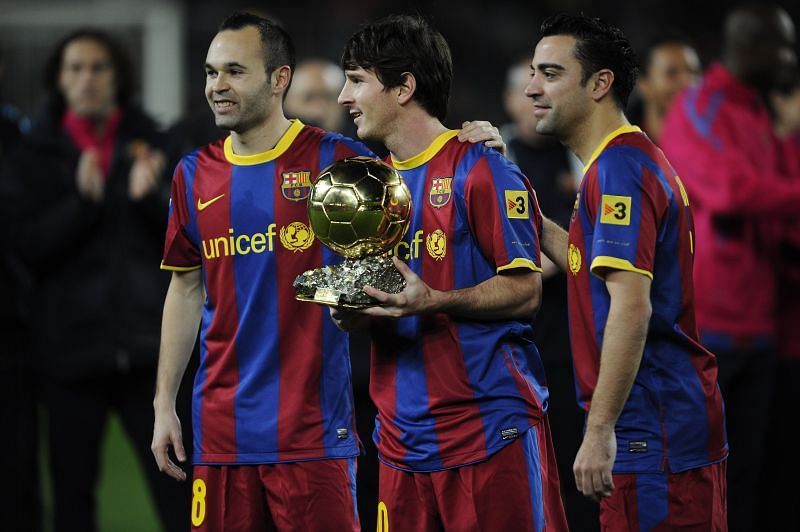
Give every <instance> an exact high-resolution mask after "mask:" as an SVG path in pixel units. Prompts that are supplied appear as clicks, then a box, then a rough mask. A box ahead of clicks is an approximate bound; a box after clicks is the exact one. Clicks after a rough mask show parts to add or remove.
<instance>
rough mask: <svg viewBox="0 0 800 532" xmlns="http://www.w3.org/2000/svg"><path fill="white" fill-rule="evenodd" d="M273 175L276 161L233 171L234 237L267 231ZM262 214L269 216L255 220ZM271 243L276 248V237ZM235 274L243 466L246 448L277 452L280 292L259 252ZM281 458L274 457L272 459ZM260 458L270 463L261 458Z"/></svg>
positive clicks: (237, 259) (238, 260) (242, 258)
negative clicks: (277, 297)
mask: <svg viewBox="0 0 800 532" xmlns="http://www.w3.org/2000/svg"><path fill="white" fill-rule="evenodd" d="M274 172H275V163H274V162H270V163H265V164H259V165H254V166H233V175H232V177H231V227H233V230H234V234H235V235H242V234H247V235H252V234H255V233H265V232H269V227H265V225H267V224H268V223H270V222H271V220H272V219H273V212H274V207H273V205H274V188H273V179H274V178H273V174H274ZM259 210H261V211H263V212H264V213H265V215H264V216H253V215H252V213H253V212H254V211H255V212H257V211H259ZM272 232H276V231H272ZM273 242H274V244H273V245H277V239H276V238H273ZM268 243H269V241H268ZM273 250H274V248H273ZM267 252H270V251H269V250H268V251H267ZM273 252H274V251H273ZM233 274H234V282H235V287H236V304H237V310H238V313H239V324H238V328H237V331H236V355H237V361H238V364H239V366H238V369H239V379H240V380H239V383H238V386H237V389H236V398H235V408H236V442H237V447H238V449H237V453H240V457H241V459H240V463H241V462H247V457H246V454H247V451H248V449H277V448H278V433H277V423H275V420H277V419H278V411H277V410H278V406H279V386H280V383H279V382H278V379H276V378H275V376H277V375H280V367H279V363H280V356H279V353H280V345H279V344H280V341H279V339H278V335H276V334H275V327H276V325H277V320H278V306H277V303H278V302H277V299H276V298H275V297H271V296H272V295H273V294H277V293H278V288H277V286H276V275H277V274H276V267H275V261H274V260H264V257H263V256H261V255H259V254H256V253H249V254H246V255H234V257H233ZM256 280H257V282H254V281H256ZM243 377H244V379H242V378H243ZM267 428H269V429H271V430H267ZM242 454H244V455H245V456H242ZM277 458H278V456H277V453H276V455H275V456H274V457H272V458H270V459H275V460H277ZM260 459H261V461H264V460H266V458H265V457H264V456H263V454H261V455H260Z"/></svg>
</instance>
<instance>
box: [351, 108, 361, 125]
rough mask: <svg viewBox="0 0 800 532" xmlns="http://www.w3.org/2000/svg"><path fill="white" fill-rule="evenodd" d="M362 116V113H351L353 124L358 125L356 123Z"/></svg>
mask: <svg viewBox="0 0 800 532" xmlns="http://www.w3.org/2000/svg"><path fill="white" fill-rule="evenodd" d="M362 116H363V113H361V111H350V118H352V119H353V123H356V121H357V120H358V119H359V118H361V117H362Z"/></svg>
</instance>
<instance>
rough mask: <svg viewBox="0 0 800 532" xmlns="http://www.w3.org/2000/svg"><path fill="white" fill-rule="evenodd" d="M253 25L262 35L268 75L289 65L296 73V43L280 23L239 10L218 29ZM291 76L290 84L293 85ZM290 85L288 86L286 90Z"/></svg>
mask: <svg viewBox="0 0 800 532" xmlns="http://www.w3.org/2000/svg"><path fill="white" fill-rule="evenodd" d="M249 26H252V27H254V28H256V29H257V30H258V33H259V35H261V48H262V50H263V52H264V67H265V69H266V72H267V76H271V75H272V73H273V72H274V71H275V69H276V68H278V67H281V66H283V65H289V68H290V69H291V70H292V73H294V67H295V55H294V43H293V42H292V38H291V37H290V36H289V34H288V33H287V32H286V30H284V29H283V28H282V27H281V26H280V25H278V24H276V23H275V22H272V21H271V20H269V19H266V18H264V17H259V16H258V15H254V14H253V13H248V12H246V11H237V12H235V13H233V14H232V15H230V16H229V17H228V18H226V19H225V20H223V21H222V24H220V25H219V28H218V30H217V31H226V30H233V31H235V30H241V29H243V28H247V27H249ZM291 83H292V81H291V78H290V79H289V85H291ZM288 91H289V86H287V87H286V91H285V92H284V96H285V95H286V92H288Z"/></svg>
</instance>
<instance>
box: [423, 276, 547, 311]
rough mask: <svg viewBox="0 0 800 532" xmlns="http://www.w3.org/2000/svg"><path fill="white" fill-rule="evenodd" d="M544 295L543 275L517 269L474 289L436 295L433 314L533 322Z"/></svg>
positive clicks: (435, 292) (436, 293)
mask: <svg viewBox="0 0 800 532" xmlns="http://www.w3.org/2000/svg"><path fill="white" fill-rule="evenodd" d="M541 295H542V278H541V274H540V273H539V272H534V271H531V270H523V269H516V270H511V271H509V272H508V273H505V272H504V273H503V274H499V275H495V276H494V277H492V278H490V279H487V280H486V281H484V282H482V283H480V284H478V285H476V286H473V287H470V288H464V289H460V290H450V291H446V292H438V291H434V297H433V298H432V299H433V305H432V308H431V312H444V313H447V314H450V315H453V316H457V317H465V318H471V319H477V320H494V319H521V320H530V319H533V317H534V316H535V315H536V311H537V310H538V309H539V305H540V303H541Z"/></svg>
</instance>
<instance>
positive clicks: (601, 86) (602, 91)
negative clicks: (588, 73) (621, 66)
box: [589, 68, 614, 102]
mask: <svg viewBox="0 0 800 532" xmlns="http://www.w3.org/2000/svg"><path fill="white" fill-rule="evenodd" d="M589 83H591V84H592V99H593V100H594V101H596V102H599V101H600V100H602V99H603V98H604V97H605V96H606V94H608V93H609V92H611V85H612V84H613V83H614V72H612V71H611V70H609V69H607V68H603V69H601V70H598V71H597V72H595V73H594V74H593V75H592V78H591V79H590V80H589Z"/></svg>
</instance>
